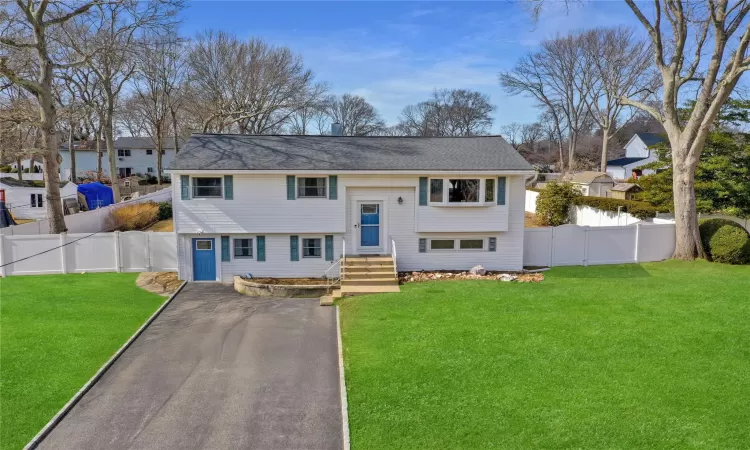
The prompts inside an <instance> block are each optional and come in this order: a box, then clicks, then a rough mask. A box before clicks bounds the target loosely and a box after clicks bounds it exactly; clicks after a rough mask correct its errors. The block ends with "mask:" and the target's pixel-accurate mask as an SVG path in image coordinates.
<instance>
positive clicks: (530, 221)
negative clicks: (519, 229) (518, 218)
mask: <svg viewBox="0 0 750 450" xmlns="http://www.w3.org/2000/svg"><path fill="white" fill-rule="evenodd" d="M523 219H524V220H523V226H524V227H526V228H542V226H541V225H539V223H538V222H537V219H536V214H534V213H530V212H527V213H524V214H523Z"/></svg>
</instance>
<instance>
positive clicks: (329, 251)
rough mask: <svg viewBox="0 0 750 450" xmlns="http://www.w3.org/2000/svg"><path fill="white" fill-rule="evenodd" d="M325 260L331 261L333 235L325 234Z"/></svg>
mask: <svg viewBox="0 0 750 450" xmlns="http://www.w3.org/2000/svg"><path fill="white" fill-rule="evenodd" d="M326 261H333V236H332V235H330V234H329V235H326Z"/></svg>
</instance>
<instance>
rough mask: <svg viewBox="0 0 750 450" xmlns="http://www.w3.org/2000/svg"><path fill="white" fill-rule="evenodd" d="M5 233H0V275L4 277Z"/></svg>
mask: <svg viewBox="0 0 750 450" xmlns="http://www.w3.org/2000/svg"><path fill="white" fill-rule="evenodd" d="M4 264H5V235H3V234H0V277H3V278H5V265H4Z"/></svg>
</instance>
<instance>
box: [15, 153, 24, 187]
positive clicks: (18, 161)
mask: <svg viewBox="0 0 750 450" xmlns="http://www.w3.org/2000/svg"><path fill="white" fill-rule="evenodd" d="M16 175H17V176H18V181H23V157H21V156H18V157H16Z"/></svg>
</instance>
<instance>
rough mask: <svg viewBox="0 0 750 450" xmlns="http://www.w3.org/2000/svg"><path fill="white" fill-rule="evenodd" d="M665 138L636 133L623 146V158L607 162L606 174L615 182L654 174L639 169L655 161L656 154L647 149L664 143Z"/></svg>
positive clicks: (658, 135)
mask: <svg viewBox="0 0 750 450" xmlns="http://www.w3.org/2000/svg"><path fill="white" fill-rule="evenodd" d="M666 141H667V138H666V137H665V136H663V135H661V134H655V133H636V134H634V135H633V137H632V138H630V140H629V141H628V143H627V144H625V156H624V157H622V158H617V159H613V160H610V161H607V173H608V174H609V175H610V176H611V177H612V178H614V179H615V180H626V179H628V178H631V177H634V178H638V177H640V176H641V175H650V174H652V173H654V170H651V169H639V168H640V167H643V166H645V165H646V164H648V163H651V162H654V161H656V160H657V155H656V152H655V151H654V150H652V149H650V148H649V147H651V146H653V145H656V144H659V143H662V142H666Z"/></svg>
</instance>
